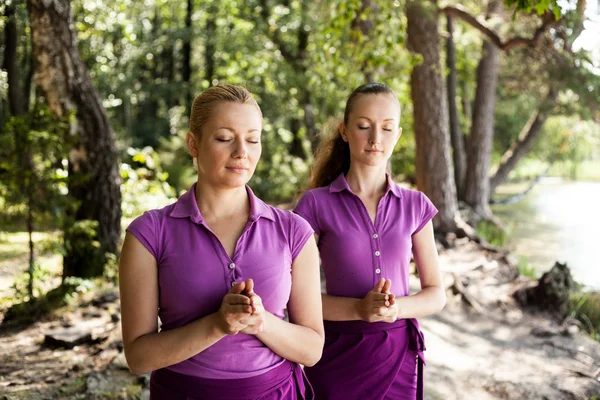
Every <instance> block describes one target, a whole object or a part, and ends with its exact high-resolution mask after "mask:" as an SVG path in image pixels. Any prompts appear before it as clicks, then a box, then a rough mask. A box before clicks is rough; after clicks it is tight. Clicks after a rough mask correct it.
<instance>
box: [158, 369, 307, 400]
mask: <svg viewBox="0 0 600 400" xmlns="http://www.w3.org/2000/svg"><path fill="white" fill-rule="evenodd" d="M216 399H219V400H284V399H285V400H288V399H289V400H303V399H305V400H313V399H314V394H313V392H312V387H311V386H310V384H309V383H308V381H307V380H306V378H305V375H304V373H303V371H302V368H300V366H299V365H298V364H296V363H293V362H290V361H287V360H286V361H284V362H283V364H281V365H280V366H278V367H276V368H273V369H272V370H270V371H268V372H265V373H264V374H262V375H258V376H253V377H250V378H243V379H206V378H199V377H197V376H191V375H185V374H180V373H177V372H173V371H171V370H169V369H167V368H162V369H159V370H157V371H153V372H152V375H151V376H150V400H216Z"/></svg>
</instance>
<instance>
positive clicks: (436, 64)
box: [406, 0, 458, 232]
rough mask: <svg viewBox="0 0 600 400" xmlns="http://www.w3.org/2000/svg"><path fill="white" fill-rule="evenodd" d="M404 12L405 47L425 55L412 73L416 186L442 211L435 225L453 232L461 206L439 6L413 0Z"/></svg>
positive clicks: (439, 228) (437, 227)
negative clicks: (454, 163) (452, 157)
mask: <svg viewBox="0 0 600 400" xmlns="http://www.w3.org/2000/svg"><path fill="white" fill-rule="evenodd" d="M406 17H407V19H408V39H407V47H408V49H409V50H411V51H413V52H415V53H417V54H420V55H421V56H422V57H423V62H422V63H421V64H420V65H417V66H415V67H414V68H413V70H412V73H411V98H412V102H413V108H414V132H415V139H416V145H417V146H416V147H417V152H416V171H417V187H418V188H419V190H422V191H423V192H424V193H425V194H426V195H427V196H429V198H430V199H431V200H432V201H433V203H434V204H435V206H436V207H437V208H438V210H439V213H438V215H437V216H436V218H435V219H434V226H435V227H436V229H437V230H438V231H440V232H454V231H456V229H457V222H456V217H457V216H458V208H457V201H456V186H455V183H454V169H453V167H452V161H451V156H450V137H449V136H450V135H449V133H448V125H449V124H448V104H447V96H446V85H445V84H444V77H443V76H442V66H441V62H440V49H439V42H440V37H439V33H438V10H437V7H436V6H435V5H433V4H431V3H429V2H426V1H414V0H410V1H409V2H408V4H407V6H406Z"/></svg>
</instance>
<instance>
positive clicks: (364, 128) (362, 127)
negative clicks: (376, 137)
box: [358, 126, 369, 131]
mask: <svg viewBox="0 0 600 400" xmlns="http://www.w3.org/2000/svg"><path fill="white" fill-rule="evenodd" d="M358 129H360V130H363V131H364V130H366V129H369V127H368V126H359V127H358Z"/></svg>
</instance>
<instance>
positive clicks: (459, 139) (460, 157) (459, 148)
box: [446, 15, 467, 200]
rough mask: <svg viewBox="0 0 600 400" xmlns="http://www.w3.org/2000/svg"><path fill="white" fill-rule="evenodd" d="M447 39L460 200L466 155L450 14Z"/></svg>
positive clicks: (462, 194)
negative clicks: (459, 114) (457, 91)
mask: <svg viewBox="0 0 600 400" xmlns="http://www.w3.org/2000/svg"><path fill="white" fill-rule="evenodd" d="M447 28H448V39H447V40H446V57H447V58H446V66H447V68H448V71H449V73H448V77H447V78H446V81H447V86H448V109H449V117H450V138H451V140H452V150H453V151H452V158H453V160H454V181H455V182H456V191H457V194H458V199H459V200H462V199H463V198H464V193H465V179H466V175H467V155H466V154H465V144H464V143H465V141H464V137H463V133H462V130H461V129H460V120H459V118H458V106H457V105H456V97H457V93H456V87H457V80H458V79H457V74H456V51H455V48H454V38H453V35H452V34H453V31H454V27H453V21H452V17H451V16H449V15H448V16H447Z"/></svg>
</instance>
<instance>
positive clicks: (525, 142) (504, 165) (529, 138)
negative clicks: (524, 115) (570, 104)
mask: <svg viewBox="0 0 600 400" xmlns="http://www.w3.org/2000/svg"><path fill="white" fill-rule="evenodd" d="M556 97H557V92H556V91H555V90H553V89H550V92H549V93H548V96H547V98H546V100H545V101H544V103H543V104H542V105H541V106H540V107H538V108H537V109H536V110H535V111H534V112H533V113H532V114H531V117H530V118H529V121H527V124H526V125H525V126H524V127H523V129H522V130H521V133H520V134H519V138H518V139H517V141H515V142H514V143H513V145H512V146H511V147H510V148H509V149H508V150H507V151H506V152H505V153H504V155H503V156H502V160H501V161H500V164H499V166H498V168H497V170H496V173H495V174H494V176H493V177H492V178H491V179H490V190H491V192H492V193H493V192H494V191H495V190H496V188H497V187H498V186H499V185H501V184H502V183H504V182H506V180H507V179H508V174H509V173H510V172H511V171H512V170H513V169H514V168H515V167H516V166H517V164H518V163H519V161H521V159H523V157H524V156H525V155H526V154H527V153H528V152H529V151H530V150H531V148H532V147H533V144H534V143H535V141H536V140H537V138H538V137H539V135H540V133H541V132H542V127H543V126H544V123H545V122H546V120H547V119H548V117H549V116H550V111H551V108H552V106H553V105H554V102H555V101H556Z"/></svg>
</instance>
